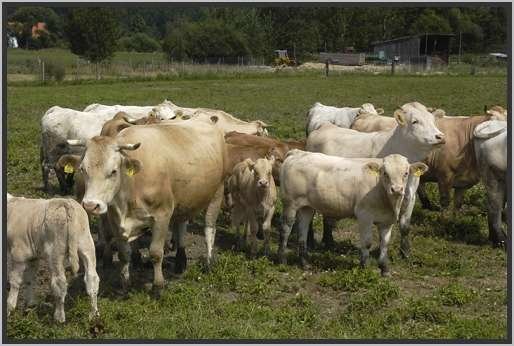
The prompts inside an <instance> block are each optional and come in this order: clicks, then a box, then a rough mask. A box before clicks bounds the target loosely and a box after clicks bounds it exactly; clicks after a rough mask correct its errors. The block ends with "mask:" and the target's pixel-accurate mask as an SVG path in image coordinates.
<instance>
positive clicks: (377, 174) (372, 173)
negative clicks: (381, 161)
mask: <svg viewBox="0 0 514 346" xmlns="http://www.w3.org/2000/svg"><path fill="white" fill-rule="evenodd" d="M369 173H370V174H371V175H375V176H377V177H378V176H379V175H380V172H379V171H377V170H375V169H370V170H369Z"/></svg>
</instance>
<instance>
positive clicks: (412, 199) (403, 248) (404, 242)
mask: <svg viewBox="0 0 514 346" xmlns="http://www.w3.org/2000/svg"><path fill="white" fill-rule="evenodd" d="M418 186H419V177H416V176H415V175H413V174H410V175H409V180H408V181H407V185H406V187H405V195H404V197H403V202H402V206H401V209H400V253H401V255H402V257H403V258H408V257H409V256H410V239H409V233H410V220H411V216H412V211H413V210H414V205H415V204H416V190H418Z"/></svg>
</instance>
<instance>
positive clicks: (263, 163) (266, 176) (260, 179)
mask: <svg viewBox="0 0 514 346" xmlns="http://www.w3.org/2000/svg"><path fill="white" fill-rule="evenodd" d="M274 163H275V157H274V156H272V157H271V159H269V160H268V159H258V160H257V161H255V162H253V161H251V160H249V161H247V164H248V167H249V168H250V171H251V172H252V173H253V176H254V178H255V183H256V186H257V188H258V189H266V188H268V187H269V186H270V184H271V182H272V181H273V175H272V170H273V164H274Z"/></svg>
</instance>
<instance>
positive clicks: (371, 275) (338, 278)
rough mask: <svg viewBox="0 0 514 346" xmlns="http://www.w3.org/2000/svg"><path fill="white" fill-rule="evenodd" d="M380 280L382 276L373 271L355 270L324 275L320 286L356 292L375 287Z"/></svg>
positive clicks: (321, 277) (320, 279) (320, 280)
mask: <svg viewBox="0 0 514 346" xmlns="http://www.w3.org/2000/svg"><path fill="white" fill-rule="evenodd" d="M380 279H381V278H380V275H379V274H378V273H376V272H375V271H373V270H371V269H362V268H353V269H351V270H346V271H337V272H335V271H334V272H328V273H322V274H321V275H320V278H319V284H320V285H321V286H323V287H331V288H333V289H335V290H344V291H350V292H355V291H358V290H360V289H363V288H370V287H372V286H375V285H376V284H377V283H379V281H380Z"/></svg>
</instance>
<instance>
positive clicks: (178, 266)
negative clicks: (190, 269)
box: [175, 247, 187, 274]
mask: <svg viewBox="0 0 514 346" xmlns="http://www.w3.org/2000/svg"><path fill="white" fill-rule="evenodd" d="M186 266H187V256H186V249H185V248H183V247H181V248H178V250H177V255H176V256H175V273H176V274H182V273H183V272H184V271H185V270H186Z"/></svg>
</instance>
